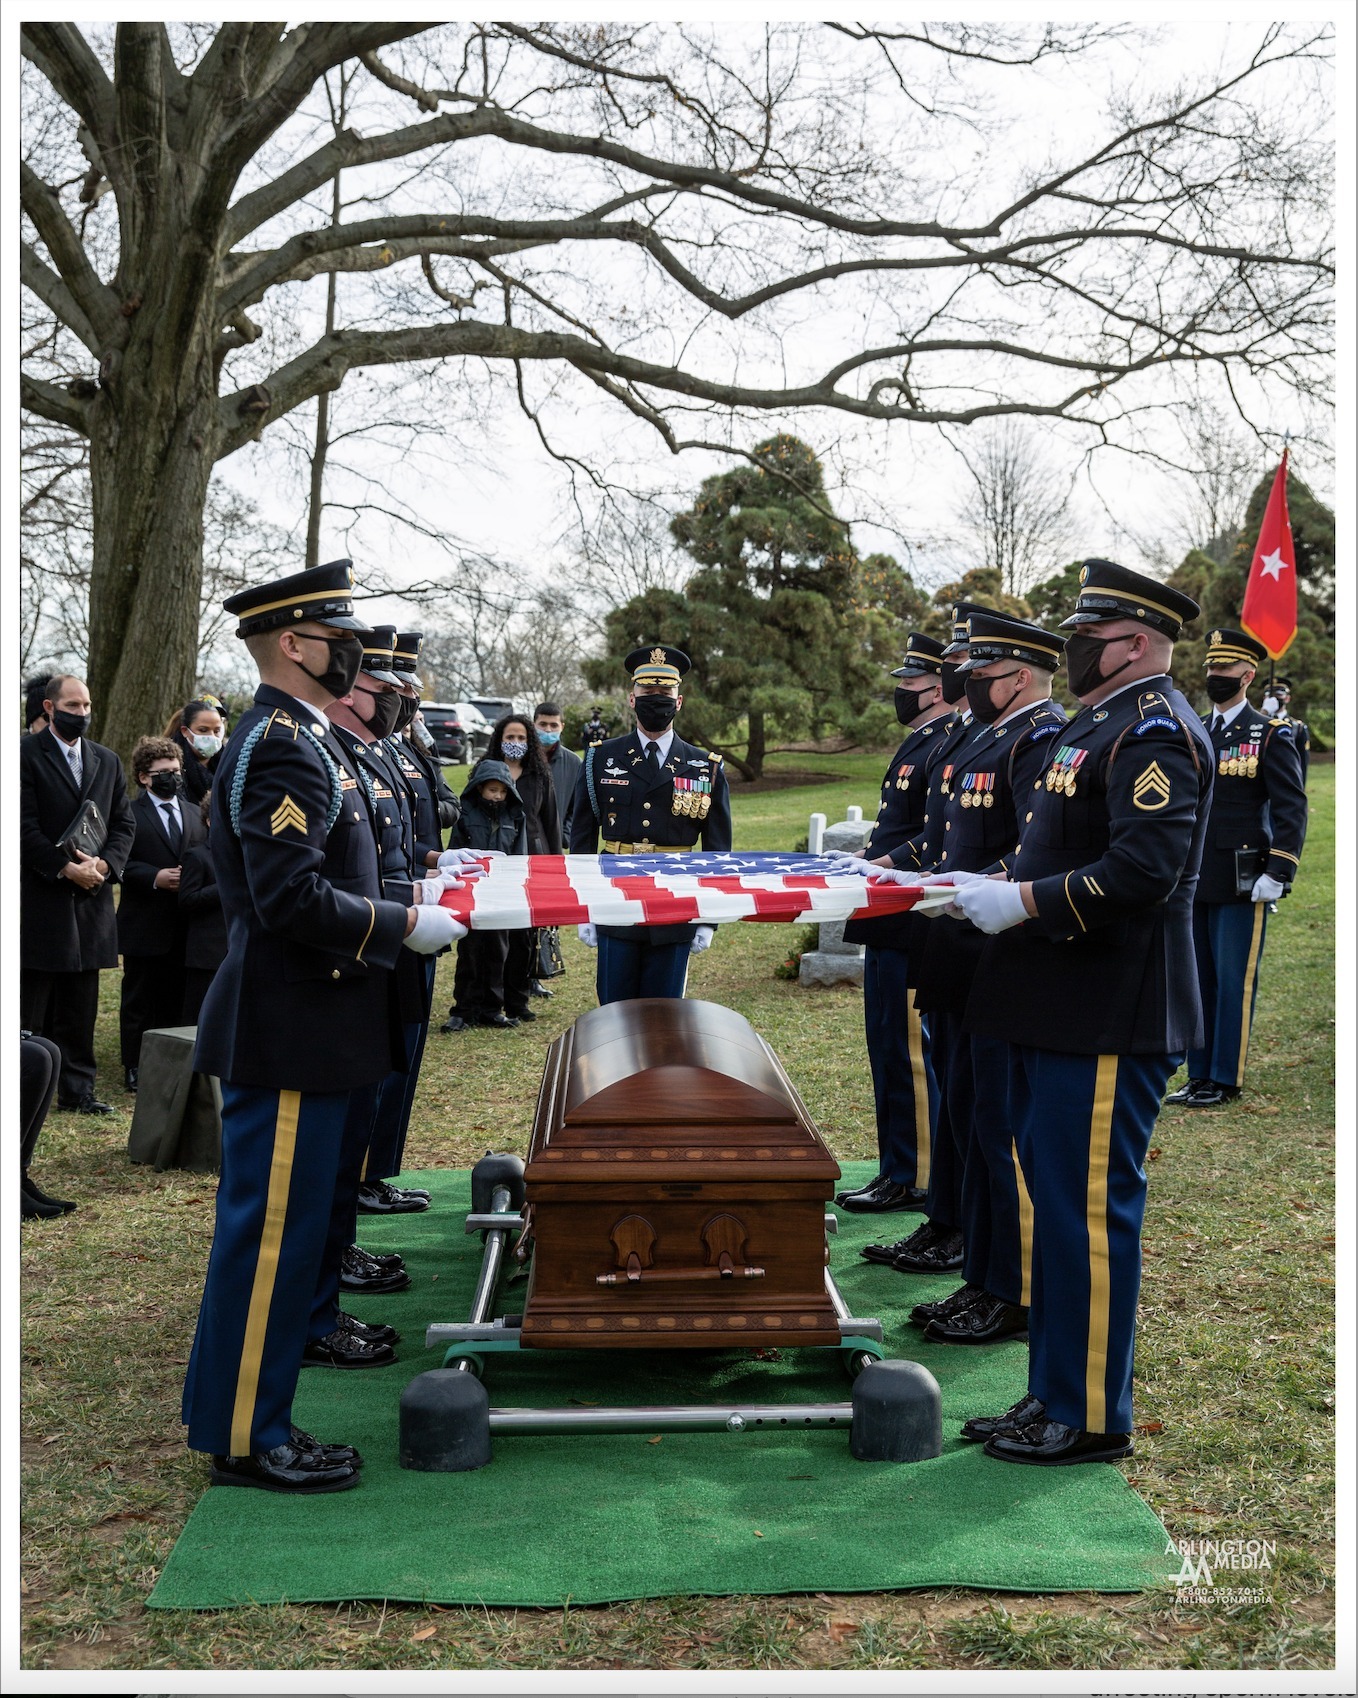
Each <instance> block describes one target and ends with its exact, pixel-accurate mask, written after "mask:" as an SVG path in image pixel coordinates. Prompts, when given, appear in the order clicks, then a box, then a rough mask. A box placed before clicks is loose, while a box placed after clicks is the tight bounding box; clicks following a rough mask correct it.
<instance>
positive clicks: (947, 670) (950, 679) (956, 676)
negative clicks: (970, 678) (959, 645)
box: [943, 660, 967, 707]
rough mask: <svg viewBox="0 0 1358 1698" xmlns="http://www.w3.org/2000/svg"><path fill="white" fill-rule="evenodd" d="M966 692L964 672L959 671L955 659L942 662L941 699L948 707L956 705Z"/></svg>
mask: <svg viewBox="0 0 1358 1698" xmlns="http://www.w3.org/2000/svg"><path fill="white" fill-rule="evenodd" d="M966 693H967V678H966V674H965V673H964V672H959V671H958V669H957V662H956V661H955V660H945V661H944V662H943V700H944V701H945V702H947V704H948V706H949V707H956V706H957V704H958V702H960V701H961V700H962V697H963V696H965V695H966Z"/></svg>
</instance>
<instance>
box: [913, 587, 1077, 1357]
mask: <svg viewBox="0 0 1358 1698" xmlns="http://www.w3.org/2000/svg"><path fill="white" fill-rule="evenodd" d="M1064 647H1065V639H1064V638H1063V637H1060V636H1057V635H1055V634H1054V633H1052V632H1050V631H1044V630H1043V629H1042V628H1041V627H1040V626H1037V625H1033V624H1030V623H1028V622H1027V621H1026V620H1022V619H1014V618H1011V617H1010V616H1009V615H1007V614H1003V613H973V614H972V615H971V616H970V618H969V619H968V621H967V658H966V660H965V661H963V662H962V672H963V674H964V675H965V678H966V691H967V699H968V701H969V702H970V704H971V711H972V714H973V715H974V717H975V718H976V720H977V721H978V722H979V723H980V724H981V725H983V726H984V727H986V729H985V730H983V731H982V732H980V733H978V734H977V736H976V738H975V739H974V740H973V741H972V742H971V743H970V744H969V745H968V747H967V750H966V753H965V754H964V755H963V757H962V758H961V759H960V760H958V761H957V762H956V764H955V765H954V768H953V772H952V775H951V778H950V780H949V786H948V796H947V798H946V800H945V802H944V804H943V810H944V811H943V832H944V847H943V848H942V849H941V850H940V851H939V855H938V863H937V868H936V873H937V876H938V878H940V879H951V880H953V881H954V882H958V881H961V880H965V879H966V878H967V877H968V876H972V877H975V876H978V875H980V874H983V873H987V872H990V871H991V870H992V869H994V868H996V867H997V866H998V865H1001V864H1003V862H1004V858H1005V856H1006V855H1012V854H1013V851H1014V849H1015V847H1016V845H1017V843H1018V839H1019V832H1020V829H1021V827H1022V825H1023V822H1024V816H1025V814H1026V813H1027V811H1028V809H1027V798H1028V796H1029V795H1030V794H1031V787H1032V784H1033V782H1034V780H1035V779H1036V778H1037V776H1038V774H1039V773H1040V772H1041V771H1042V770H1043V768H1044V767H1045V766H1046V765H1047V761H1048V758H1049V756H1050V754H1051V750H1052V748H1053V747H1054V746H1055V744H1056V743H1057V742H1059V741H1060V735H1059V734H1060V732H1061V731H1062V728H1063V727H1064V725H1065V723H1066V716H1065V713H1064V712H1063V711H1062V709H1061V708H1059V707H1058V706H1057V705H1056V704H1055V703H1054V702H1053V701H1052V700H1051V689H1052V678H1053V674H1054V673H1055V671H1056V668H1057V667H1058V666H1059V665H1060V664H1061V651H1062V649H1063V648H1064ZM907 876H908V875H907ZM984 945H985V939H984V937H983V936H982V934H981V933H980V932H978V931H976V930H975V929H974V928H973V927H971V926H958V924H957V923H956V921H955V920H953V919H948V918H941V919H936V921H935V923H934V924H933V925H931V926H930V927H929V934H928V943H927V946H926V949H925V953H924V959H923V961H922V962H921V964H920V969H919V973H918V977H917V980H916V984H917V989H916V991H915V1000H916V1002H917V1003H918V1005H919V1006H920V1007H921V1008H922V1009H924V1010H925V1011H926V1012H927V1013H929V1014H930V1015H931V1017H932V1019H933V1021H934V1023H935V1027H936V1028H941V1029H942V1030H943V1031H945V1032H946V1034H947V1054H948V1062H947V1069H946V1072H945V1073H944V1074H942V1075H941V1077H940V1079H939V1089H940V1090H941V1091H942V1093H943V1095H944V1097H945V1098H946V1101H947V1105H948V1125H949V1129H950V1130H951V1133H952V1136H953V1138H954V1140H955V1142H956V1145H957V1156H958V1162H959V1165H960V1167H961V1171H962V1193H961V1221H960V1225H961V1229H962V1246H963V1248H962V1279H963V1284H962V1286H961V1288H960V1289H959V1290H957V1291H955V1292H953V1293H952V1294H951V1296H949V1297H946V1298H943V1299H942V1300H940V1302H939V1303H938V1305H937V1307H936V1308H935V1309H934V1311H933V1313H932V1315H931V1316H930V1318H929V1320H928V1321H927V1322H926V1325H925V1329H924V1336H925V1337H926V1338H927V1339H929V1340H930V1341H931V1342H933V1343H936V1344H993V1343H996V1342H998V1341H999V1340H1001V1339H1004V1338H1012V1337H1016V1336H1017V1335H1019V1334H1021V1333H1023V1332H1024V1331H1025V1330H1026V1328H1027V1324H1028V1301H1029V1296H1030V1289H1031V1273H1032V1252H1031V1246H1032V1225H1031V1221H1032V1207H1031V1204H1030V1202H1029V1198H1028V1192H1027V1188H1026V1186H1025V1185H1024V1181H1023V1175H1022V1173H1021V1171H1020V1168H1019V1160H1018V1152H1017V1149H1016V1146H1015V1139H1014V1130H1013V1126H1012V1123H1011V1120H1010V1114H1009V1055H1008V1049H1007V1046H1006V1045H1005V1044H1004V1043H1003V1041H1001V1040H997V1039H995V1038H993V1037H988V1036H985V1035H983V1034H975V1035H973V1034H972V1033H971V1032H970V1031H968V1030H967V1029H966V1026H965V1023H964V1016H965V1014H966V1011H967V1004H968V1001H969V999H970V998H971V996H972V994H973V990H974V988H979V983H980V981H979V979H978V970H979V968H980V962H981V956H982V952H983V949H984ZM1005 982H1006V983H1008V981H1005ZM988 994H993V990H992V989H991V988H990V987H988Z"/></svg>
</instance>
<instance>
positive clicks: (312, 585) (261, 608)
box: [222, 560, 368, 637]
mask: <svg viewBox="0 0 1358 1698" xmlns="http://www.w3.org/2000/svg"><path fill="white" fill-rule="evenodd" d="M353 588H354V571H353V561H351V560H332V561H330V562H329V563H328V564H327V565H325V566H311V567H308V568H307V570H306V571H305V572H294V573H293V574H292V576H291V577H288V578H271V579H270V580H269V582H268V583H267V584H252V585H251V587H250V588H249V589H248V590H241V591H239V592H238V593H237V594H236V595H233V596H228V597H227V598H226V600H225V601H224V602H223V603H222V606H223V607H224V608H225V609H226V611H227V612H228V613H234V614H235V615H236V617H237V619H239V620H240V624H239V625H238V626H237V627H236V635H237V636H238V637H253V636H254V635H255V634H256V633H257V632H260V631H275V630H277V629H278V627H279V626H280V625H297V624H300V623H301V622H302V620H303V619H315V620H318V621H319V622H320V623H321V624H323V625H334V626H337V627H338V628H339V629H340V630H344V631H366V630H367V628H368V627H367V625H366V624H365V623H364V621H363V620H362V619H355V618H354V597H353Z"/></svg>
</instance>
